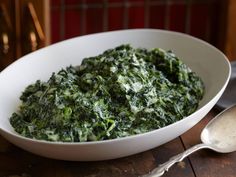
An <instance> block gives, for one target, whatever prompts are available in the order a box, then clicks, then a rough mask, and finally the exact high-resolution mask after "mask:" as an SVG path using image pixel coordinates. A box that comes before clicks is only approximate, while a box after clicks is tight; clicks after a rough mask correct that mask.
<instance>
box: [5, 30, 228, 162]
mask: <svg viewBox="0 0 236 177" xmlns="http://www.w3.org/2000/svg"><path fill="white" fill-rule="evenodd" d="M124 43H129V44H131V45H132V46H134V47H144V48H156V47H160V48H163V49H166V50H168V49H171V50H172V51H173V52H174V53H175V54H176V55H177V56H178V57H179V58H181V59H182V60H183V61H184V62H185V63H186V64H187V65H188V66H189V67H190V68H191V69H192V70H193V71H195V72H196V73H197V74H198V75H199V76H200V77H201V78H202V79H203V82H204V84H205V87H206V90H205V95H204V97H203V99H202V101H201V102H200V106H199V108H198V110H197V111H196V112H194V113H193V114H191V115H190V116H188V117H186V118H184V119H182V120H180V121H178V122H176V123H173V124H171V125H169V126H166V127H164V128H161V129H158V130H154V131H151V132H148V133H144V134H139V135H135V136H130V137H125V138H120V139H113V140H105V141H96V142H85V143H62V142H56V143H54V142H46V141H39V140H35V139H29V138H25V137H22V136H20V135H18V134H17V133H16V132H14V130H13V128H12V126H11V125H10V123H9V118H10V117H11V114H12V113H13V112H15V111H17V109H18V106H19V104H20V101H19V96H20V95H21V93H22V91H23V90H24V89H25V87H26V86H27V85H29V84H31V83H34V82H35V81H36V80H37V79H41V80H47V79H48V78H49V76H50V75H51V74H52V72H56V71H59V70H60V69H61V68H62V67H66V66H68V65H79V64H80V63H81V60H82V59H83V58H84V57H89V56H94V55H97V54H100V53H102V52H103V51H104V50H106V49H109V48H113V47H116V46H118V45H120V44H124ZM230 70H231V69H230V64H229V62H228V60H227V58H226V57H225V55H224V54H223V53H221V52H220V51H219V50H217V49H216V48H215V47H213V46H211V45H210V44H208V43H206V42H204V41H202V40H199V39H196V38H194V37H191V36H189V35H186V34H181V33H177V32H170V31H162V30H153V29H135V30H123V31H114V32H105V33H99V34H93V35H87V36H82V37H77V38H73V39H70V40H66V41H63V42H60V43H57V44H54V45H51V46H49V47H46V48H44V49H41V50H38V51H36V52H34V53H31V54H29V55H26V56H24V57H22V58H21V59H19V60H17V61H16V62H14V63H13V64H11V65H10V66H9V67H7V68H6V69H5V70H3V71H2V72H1V74H0V85H1V86H0V133H1V135H2V136H4V137H5V138H6V139H7V140H9V141H10V142H12V143H13V144H15V145H17V146H19V147H21V148H23V149H25V150H27V151H30V152H32V153H35V154H38V155H42V156H45V157H49V158H55V159H63V160H78V161H93V160H106V159H114V158H119V157H124V156H128V155H132V154H136V153H139V152H142V151H146V150H149V149H151V148H154V147H157V146H159V145H162V144H164V143H166V142H168V141H170V140H172V139H174V138H176V137H177V136H179V135H181V134H182V133H184V132H185V131H187V130H188V129H190V128H191V127H193V126H194V125H195V124H196V123H198V122H199V121H200V120H201V119H202V118H203V117H204V116H205V115H206V114H207V113H208V112H209V111H210V109H211V108H212V107H213V106H214V105H215V103H216V102H217V100H218V99H219V98H220V96H221V95H222V93H223V91H224V89H225V87H226V85H227V83H228V80H229V77H230Z"/></svg>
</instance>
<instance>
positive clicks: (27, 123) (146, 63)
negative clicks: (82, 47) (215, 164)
mask: <svg viewBox="0 0 236 177" xmlns="http://www.w3.org/2000/svg"><path fill="white" fill-rule="evenodd" d="M203 93H204V85H203V82H202V81H201V79H200V78H199V77H198V76H197V75H196V74H195V73H194V72H192V71H191V70H190V69H189V68H188V67H187V66H186V65H185V64H184V63H183V62H182V61H181V60H180V59H179V58H177V57H176V56H175V55H174V54H173V53H172V52H171V51H164V50H162V49H159V48H156V49H152V50H147V49H141V48H137V49H134V48H132V47H131V46H130V45H121V46H119V47H116V48H115V49H110V50H107V51H105V52H104V53H103V54H101V55H99V56H96V57H90V58H85V59H84V60H83V61H82V64H81V65H80V66H79V67H73V66H69V67H67V68H65V69H62V70H60V71H59V72H58V73H53V74H52V76H51V77H50V79H49V80H48V81H47V82H43V81H39V80H38V81H36V83H34V84H32V85H29V86H28V87H27V88H26V89H25V91H24V92H23V93H22V95H21V97H20V99H21V100H22V104H21V106H20V108H19V111H18V112H17V113H13V114H12V116H11V118H10V123H11V125H12V126H13V127H14V129H15V131H16V132H18V133H19V134H21V135H23V136H26V137H30V138H35V139H41V140H48V141H63V142H84V141H96V140H106V139H113V138H119V137H125V136H129V135H134V134H139V133H144V132H148V131H151V130H155V129H158V128H161V127H164V126H167V125H169V124H172V123H173V122H176V121H178V120H180V119H183V118H184V117H186V116H188V115H190V114H191V113H193V112H194V111H195V110H196V109H197V107H198V103H199V101H200V100H201V98H202V97H203Z"/></svg>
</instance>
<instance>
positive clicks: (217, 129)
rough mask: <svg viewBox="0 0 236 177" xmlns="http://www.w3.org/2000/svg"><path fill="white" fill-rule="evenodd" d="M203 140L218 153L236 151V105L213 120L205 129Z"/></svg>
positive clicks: (202, 135)
mask: <svg viewBox="0 0 236 177" xmlns="http://www.w3.org/2000/svg"><path fill="white" fill-rule="evenodd" d="M201 140H202V142H203V143H204V144H206V145H208V146H209V147H210V148H211V149H213V150H214V151H217V152H221V153H229V152H233V151H236V105H234V106H232V107H230V108H229V109H226V110H225V111H223V112H221V113H220V114H219V115H217V116H216V117H215V118H214V119H212V120H211V121H210V122H209V123H208V124H207V126H206V127H205V128H204V129H203V131H202V133H201Z"/></svg>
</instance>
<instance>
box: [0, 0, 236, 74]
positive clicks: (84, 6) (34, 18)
mask: <svg viewBox="0 0 236 177" xmlns="http://www.w3.org/2000/svg"><path fill="white" fill-rule="evenodd" d="M235 18H236V1H235V0H0V71H1V70H2V69H4V68H5V67H6V66H7V65H9V64H10V63H12V62H13V61H15V60H17V59H18V58H19V57H21V56H23V55H25V54H27V53H30V52H32V51H35V50H37V49H39V48H42V47H44V46H47V45H50V44H53V43H56V42H59V41H62V40H65V39H68V38H72V37H75V36H81V35H85V34H91V33H97V32H102V31H111V30H120V29H132V28H155V29H166V30H172V31H178V32H183V33H187V34H190V35H193V36H195V37H197V38H200V39H203V40H205V41H207V42H209V43H211V44H213V45H214V46H216V47H217V48H219V49H220V50H222V51H223V52H224V53H225V54H226V55H227V56H228V58H229V59H230V60H234V59H236V37H235V35H234V34H235V32H236V20H235Z"/></svg>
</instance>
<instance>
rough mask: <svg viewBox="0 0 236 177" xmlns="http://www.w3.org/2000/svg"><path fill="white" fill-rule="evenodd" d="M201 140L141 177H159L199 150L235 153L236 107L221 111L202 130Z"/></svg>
mask: <svg viewBox="0 0 236 177" xmlns="http://www.w3.org/2000/svg"><path fill="white" fill-rule="evenodd" d="M201 140H202V142H203V143H201V144H197V145H195V146H193V147H191V148H189V149H187V150H186V151H184V152H182V153H180V154H178V155H176V156H174V157H172V158H171V159H170V160H169V161H167V162H165V163H163V164H161V165H159V166H158V167H157V168H155V169H154V170H153V171H151V172H150V173H149V174H147V175H144V176H142V177H159V176H162V175H163V174H164V173H165V171H168V169H169V168H170V167H171V166H173V165H174V164H175V163H177V162H180V161H182V160H183V159H184V158H185V157H187V156H188V155H190V154H192V153H193V152H196V151H197V150H199V149H204V148H208V149H212V150H214V151H216V152H220V153H230V152H233V151H236V105H233V106H232V107H230V108H228V109H226V110H224V111H222V112H221V113H220V114H218V115H217V116H216V117H215V118H214V119H212V120H211V121H210V122H209V123H208V124H207V125H206V127H205V128H204V129H203V130H202V133H201Z"/></svg>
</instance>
